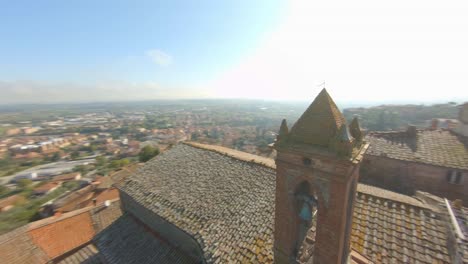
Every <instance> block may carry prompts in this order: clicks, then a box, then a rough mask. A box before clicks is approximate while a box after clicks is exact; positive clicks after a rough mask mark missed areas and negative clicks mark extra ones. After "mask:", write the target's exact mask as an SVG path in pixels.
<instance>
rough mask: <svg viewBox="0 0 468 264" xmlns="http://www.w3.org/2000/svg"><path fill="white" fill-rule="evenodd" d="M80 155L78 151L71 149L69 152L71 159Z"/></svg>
mask: <svg viewBox="0 0 468 264" xmlns="http://www.w3.org/2000/svg"><path fill="white" fill-rule="evenodd" d="M79 156H80V153H79V152H78V151H73V152H72V153H71V154H70V158H71V159H76V158H78V157H79Z"/></svg>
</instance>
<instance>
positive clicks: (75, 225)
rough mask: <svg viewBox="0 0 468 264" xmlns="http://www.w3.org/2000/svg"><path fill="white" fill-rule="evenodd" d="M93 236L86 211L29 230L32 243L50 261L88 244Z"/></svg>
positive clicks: (91, 225)
mask: <svg viewBox="0 0 468 264" xmlns="http://www.w3.org/2000/svg"><path fill="white" fill-rule="evenodd" d="M94 234H95V232H94V229H93V224H92V222H91V216H90V215H89V213H88V212H87V211H85V212H83V213H81V214H77V215H74V216H73V217H67V218H64V219H61V221H56V222H54V223H51V224H47V225H43V226H40V227H37V228H34V229H32V230H29V235H30V236H31V237H32V240H33V242H34V243H35V244H36V245H38V246H39V247H40V248H41V249H42V250H43V251H44V252H45V253H46V254H47V256H48V257H49V258H50V259H54V258H56V257H58V256H60V255H62V254H64V253H65V252H68V251H70V250H72V249H74V248H76V247H79V246H81V245H83V244H85V243H87V242H89V241H90V240H91V238H92V237H93V236H94Z"/></svg>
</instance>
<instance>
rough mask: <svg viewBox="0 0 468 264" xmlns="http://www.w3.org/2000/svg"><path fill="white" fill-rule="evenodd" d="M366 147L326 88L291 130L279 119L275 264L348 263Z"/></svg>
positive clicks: (354, 126)
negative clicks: (361, 167) (356, 200)
mask: <svg viewBox="0 0 468 264" xmlns="http://www.w3.org/2000/svg"><path fill="white" fill-rule="evenodd" d="M350 131H351V132H350ZM367 147H368V145H367V144H365V143H364V142H363V141H362V134H361V131H360V128H359V124H358V121H357V119H355V120H353V122H352V124H351V126H350V128H348V126H347V125H346V120H345V119H344V117H343V115H342V114H341V112H340V111H339V109H338V107H337V106H336V104H335V103H334V102H333V100H332V98H331V97H330V95H329V94H328V93H327V91H326V90H325V89H323V90H322V91H321V92H320V94H319V95H318V96H317V97H316V98H315V100H314V101H313V103H312V104H311V105H310V106H309V108H308V109H307V110H306V111H305V112H304V113H303V114H302V116H301V117H300V118H299V120H298V121H297V122H296V124H294V126H293V127H292V128H291V130H290V131H289V130H288V126H287V124H286V120H283V122H282V124H281V128H280V133H279V135H278V139H277V142H276V144H275V149H276V150H277V158H276V208H275V231H274V240H275V241H274V253H275V263H276V264H282V263H298V262H299V263H300V262H307V263H320V264H339V263H347V261H348V256H349V251H350V248H349V240H350V234H351V224H352V215H353V204H354V198H355V194H356V186H357V181H358V178H359V165H360V162H361V159H362V156H363V154H364V153H365V151H366V150H367ZM304 252H306V253H307V254H305V253H304ZM305 255H306V256H305ZM307 255H308V256H307ZM304 258H305V259H304Z"/></svg>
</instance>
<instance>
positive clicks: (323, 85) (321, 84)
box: [317, 80, 325, 88]
mask: <svg viewBox="0 0 468 264" xmlns="http://www.w3.org/2000/svg"><path fill="white" fill-rule="evenodd" d="M317 87H320V88H325V80H323V82H322V83H320V84H319V85H317Z"/></svg>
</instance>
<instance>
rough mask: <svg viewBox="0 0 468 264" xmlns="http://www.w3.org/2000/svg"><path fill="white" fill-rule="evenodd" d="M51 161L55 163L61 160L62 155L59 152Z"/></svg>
mask: <svg viewBox="0 0 468 264" xmlns="http://www.w3.org/2000/svg"><path fill="white" fill-rule="evenodd" d="M50 160H51V161H53V162H55V161H59V160H60V154H59V153H58V152H55V153H54V154H53V155H52V157H50Z"/></svg>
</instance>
